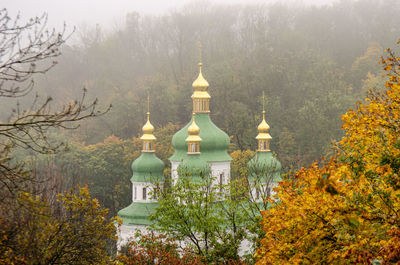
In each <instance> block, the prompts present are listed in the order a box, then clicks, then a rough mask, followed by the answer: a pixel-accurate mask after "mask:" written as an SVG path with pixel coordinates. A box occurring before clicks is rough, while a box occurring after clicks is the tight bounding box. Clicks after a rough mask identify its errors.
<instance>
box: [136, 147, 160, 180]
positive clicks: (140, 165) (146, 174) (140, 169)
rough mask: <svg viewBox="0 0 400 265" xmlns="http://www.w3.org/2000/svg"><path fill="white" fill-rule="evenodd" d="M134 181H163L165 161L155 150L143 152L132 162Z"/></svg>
mask: <svg viewBox="0 0 400 265" xmlns="http://www.w3.org/2000/svg"><path fill="white" fill-rule="evenodd" d="M131 168H132V172H133V175H132V178H131V181H132V182H154V181H162V180H163V176H164V163H163V161H161V160H160V159H159V158H158V157H157V156H156V155H155V154H154V152H142V154H141V155H140V156H139V157H138V158H137V159H136V160H135V161H133V163H132V166H131Z"/></svg>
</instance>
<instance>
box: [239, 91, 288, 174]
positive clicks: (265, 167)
mask: <svg viewBox="0 0 400 265" xmlns="http://www.w3.org/2000/svg"><path fill="white" fill-rule="evenodd" d="M262 100H263V112H262V116H263V119H262V121H261V123H260V124H259V125H258V128H257V129H258V135H257V136H256V139H257V142H258V148H257V154H256V155H255V156H254V157H253V158H252V159H251V160H250V161H249V163H248V164H247V165H248V168H249V170H250V176H249V177H250V178H252V177H256V176H259V177H260V176H266V177H267V175H268V176H271V175H272V180H273V181H279V180H281V178H280V171H281V168H282V166H281V163H280V162H279V161H278V159H276V157H275V156H274V155H273V154H272V152H271V150H270V141H271V139H272V137H271V135H270V134H269V129H270V127H269V125H268V123H267V122H266V121H265V108H264V93H263V97H262Z"/></svg>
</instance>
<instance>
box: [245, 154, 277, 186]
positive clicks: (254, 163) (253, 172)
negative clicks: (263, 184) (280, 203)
mask: <svg viewBox="0 0 400 265" xmlns="http://www.w3.org/2000/svg"><path fill="white" fill-rule="evenodd" d="M247 166H248V168H249V171H250V176H249V177H250V178H255V177H256V176H265V175H272V177H273V179H272V180H273V181H274V182H278V181H281V180H282V178H281V169H282V165H281V163H280V162H279V161H278V159H276V158H275V156H274V155H273V154H272V152H257V154H256V155H255V156H254V157H253V158H252V159H251V160H250V161H249V163H248V164H247Z"/></svg>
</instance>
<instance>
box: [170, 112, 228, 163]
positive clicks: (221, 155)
mask: <svg viewBox="0 0 400 265" xmlns="http://www.w3.org/2000/svg"><path fill="white" fill-rule="evenodd" d="M192 119H193V118H192ZM195 119H196V124H197V126H199V127H200V137H201V139H202V141H201V142H200V157H201V158H202V159H203V160H204V161H206V162H222V161H230V160H232V158H231V157H230V156H229V155H228V147H229V142H230V139H229V136H228V135H227V134H226V133H225V132H224V131H222V130H221V129H220V128H218V127H217V126H216V125H215V124H214V123H213V122H212V121H211V119H210V115H209V114H208V113H196V118H195ZM191 124H192V120H190V122H189V123H188V124H187V125H186V126H185V127H183V128H182V129H180V130H179V131H178V132H177V133H175V135H174V137H172V146H173V147H174V154H173V155H172V156H171V157H170V158H169V159H170V160H171V161H175V162H180V161H183V160H184V159H185V158H186V157H187V156H188V155H187V151H188V145H187V143H186V141H185V140H186V138H187V137H188V127H189V126H190V125H191Z"/></svg>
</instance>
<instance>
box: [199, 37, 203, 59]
mask: <svg viewBox="0 0 400 265" xmlns="http://www.w3.org/2000/svg"><path fill="white" fill-rule="evenodd" d="M202 48H203V46H202V45H201V41H199V56H200V63H201V59H202V58H201V50H202Z"/></svg>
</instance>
